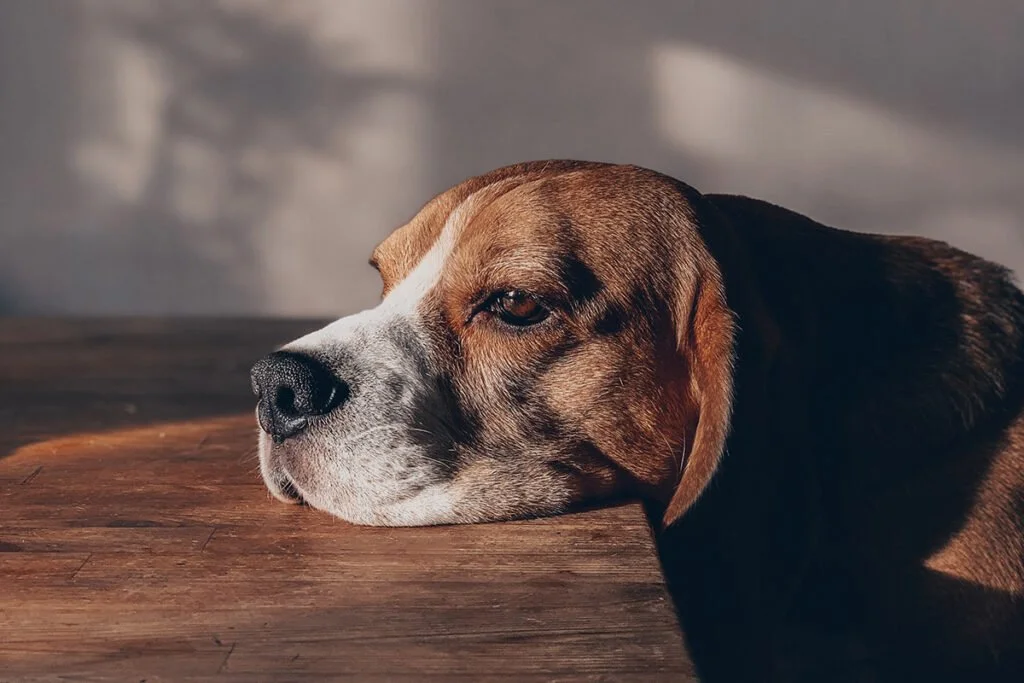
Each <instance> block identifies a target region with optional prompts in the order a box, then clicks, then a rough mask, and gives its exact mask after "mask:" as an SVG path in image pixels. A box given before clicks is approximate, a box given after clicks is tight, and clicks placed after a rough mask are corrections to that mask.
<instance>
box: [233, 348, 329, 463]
mask: <svg viewBox="0 0 1024 683" xmlns="http://www.w3.org/2000/svg"><path fill="white" fill-rule="evenodd" d="M250 378H251V379H252V390H253V392H254V393H255V394H256V396H257V397H259V405H258V406H257V416H258V418H259V421H260V427H262V428H263V431H265V432H266V433H267V434H270V435H271V436H272V437H274V440H275V441H277V442H278V443H280V442H282V441H284V440H285V439H287V438H288V437H290V436H295V435H296V434H298V433H299V432H301V431H302V430H303V429H305V428H306V425H307V424H309V418H310V417H313V416H314V415H326V414H327V413H329V412H331V411H332V410H334V409H335V408H337V407H338V406H339V405H341V404H342V403H344V402H345V399H346V398H348V385H347V384H345V383H344V382H342V381H341V380H340V379H338V378H337V377H335V376H334V374H332V373H331V371H330V370H328V369H327V368H326V367H325V366H324V365H323V363H320V362H319V361H317V360H315V359H313V358H310V357H309V356H305V355H303V354H300V353H293V352H290V351H278V352H276V353H272V354H270V355H269V356H266V357H264V358H261V359H260V360H258V361H257V362H256V365H254V366H253V368H252V372H251V373H250Z"/></svg>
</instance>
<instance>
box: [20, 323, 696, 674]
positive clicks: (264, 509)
mask: <svg viewBox="0 0 1024 683" xmlns="http://www.w3.org/2000/svg"><path fill="white" fill-rule="evenodd" d="M317 324H318V323H317V322H316V321H311V322H304V321H264V322H260V321H244V320H227V321H224V320H183V321H168V320H122V321H69V320H8V321H0V421H2V422H0V423H2V424H3V425H4V430H2V433H0V586H2V587H3V588H2V591H0V680H3V681H8V680H10V681H15V680H17V681H20V680H40V681H41V680H63V679H66V678H73V679H75V680H135V681H139V680H143V679H144V680H146V681H159V680H174V681H178V680H184V679H188V680H211V681H234V680H237V681H251V680H260V681H285V680H287V681H293V680H323V679H332V678H346V677H352V678H355V679H358V680H369V681H376V680H381V681H383V680H388V681H420V680H453V681H483V680H502V681H510V680H525V681H547V680H559V681H591V680H593V681H597V680H615V681H657V680H682V681H686V680H692V670H691V667H690V664H689V662H688V659H687V657H686V654H685V650H684V647H683V644H682V638H681V636H680V633H679V630H678V625H677V623H676V620H675V617H674V613H673V610H672V605H671V603H670V600H669V597H668V594H667V592H666V589H665V586H664V583H663V579H662V576H661V573H660V568H659V566H658V561H657V557H656V553H655V549H654V545H653V542H652V539H651V534H650V530H649V527H648V524H647V520H646V519H645V517H644V515H643V511H642V509H641V507H640V506H639V505H636V504H625V505H619V506H617V507H609V508H605V509H600V510H591V511H586V512H579V513H575V514H571V515H565V516H561V517H555V518H549V519H539V520H529V521H521V522H511V523H505V524H489V525H476V526H452V527H434V528H421V529H378V528H368V527H355V526H351V525H348V524H345V523H343V522H340V521H338V520H336V519H334V518H331V517H328V516H327V515H324V514H322V513H319V512H316V511H314V510H311V509H309V508H304V507H296V506H288V505H283V504H281V503H278V502H276V501H273V500H272V499H271V498H270V497H269V495H268V494H267V492H266V491H265V489H264V488H263V486H262V485H261V483H260V481H259V475H258V470H257V462H256V456H255V449H254V444H255V439H254V436H255V424H254V420H253V418H252V399H251V397H250V396H249V394H248V381H247V372H248V367H249V365H250V364H251V362H252V361H253V360H255V358H257V357H258V356H259V355H261V354H263V353H265V352H267V351H268V350H270V349H272V348H273V347H274V346H276V345H277V344H279V343H281V342H283V341H286V340H287V339H289V338H293V337H295V336H297V335H299V334H301V333H303V332H305V331H308V330H309V329H312V328H314V327H316V325H317Z"/></svg>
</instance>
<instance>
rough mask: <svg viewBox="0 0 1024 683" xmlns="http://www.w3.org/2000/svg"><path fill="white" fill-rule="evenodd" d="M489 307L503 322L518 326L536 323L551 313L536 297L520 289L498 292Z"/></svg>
mask: <svg viewBox="0 0 1024 683" xmlns="http://www.w3.org/2000/svg"><path fill="white" fill-rule="evenodd" d="M488 308H489V309H490V311H491V313H493V314H494V315H496V316H498V318H499V319H500V320H501V321H502V322H503V323H506V324H508V325H514V326H516V327H526V326H528V325H536V324H537V323H539V322H541V321H543V320H544V319H545V318H547V317H548V313H549V311H548V309H547V308H545V307H544V305H543V304H541V303H540V302H539V301H537V299H536V298H535V297H533V296H532V295H530V294H527V293H526V292H523V291H520V290H518V289H512V290H509V291H507V292H502V293H501V294H498V295H497V296H495V297H494V298H493V299H492V300H491V304H490V306H489V307H488Z"/></svg>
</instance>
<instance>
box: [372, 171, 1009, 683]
mask: <svg viewBox="0 0 1024 683" xmlns="http://www.w3.org/2000/svg"><path fill="white" fill-rule="evenodd" d="M482 188H488V190H487V194H486V195H485V196H482V198H481V195H477V198H478V199H479V201H476V203H475V204H474V206H473V207H472V208H473V211H472V215H471V216H469V217H468V220H467V221H466V224H465V227H464V229H463V230H462V232H461V234H460V235H459V237H458V241H457V244H456V246H455V248H454V250H453V252H452V254H451V257H450V259H449V262H448V263H447V264H446V267H445V271H444V273H443V277H442V280H441V282H440V283H439V285H438V287H437V288H436V289H435V290H434V291H433V292H432V293H431V296H429V297H428V298H427V299H425V301H424V304H423V305H424V306H425V307H427V310H425V311H424V316H425V318H426V319H429V320H432V321H434V322H433V325H434V328H433V332H432V334H433V335H434V337H435V342H436V346H437V347H438V348H441V349H443V350H444V351H443V353H442V354H441V356H442V358H443V365H444V367H443V372H442V375H443V376H444V377H445V378H446V381H447V382H449V383H450V387H451V389H450V391H451V396H452V399H451V400H452V401H453V402H454V403H457V404H458V408H459V413H460V415H463V416H464V418H465V421H464V422H462V423H460V427H459V428H460V429H463V430H464V432H465V434H464V437H465V439H464V442H460V444H459V448H460V450H459V451H458V452H459V453H460V454H461V455H460V457H461V458H462V461H461V465H460V467H461V470H460V471H461V474H460V478H459V479H458V480H457V481H458V482H459V485H460V486H462V487H463V489H464V490H473V491H479V494H478V495H476V496H475V497H474V501H475V502H474V506H475V507H474V508H473V509H472V510H471V511H468V512H467V514H466V519H467V520H468V521H473V520H475V519H486V518H495V517H509V516H517V515H524V514H536V513H547V512H554V511H557V510H558V509H561V508H562V507H564V506H556V507H552V506H551V505H550V503H549V502H543V501H550V500H551V498H552V495H551V494H553V492H555V491H558V492H559V495H562V494H564V495H565V496H567V498H568V502H579V501H583V500H586V499H590V498H594V497H599V496H609V495H617V494H633V493H639V494H640V495H643V496H645V497H646V498H647V499H649V500H650V501H651V502H652V505H653V506H654V507H655V508H656V509H657V510H658V514H659V515H660V516H661V518H663V520H664V524H665V526H666V528H665V529H664V530H663V531H662V532H661V534H660V537H659V540H660V547H661V550H662V553H663V559H664V562H665V565H666V571H667V572H668V576H669V579H670V582H671V585H672V588H673V591H674V595H675V597H676V600H677V605H678V608H679V610H680V615H681V618H682V621H683V624H684V627H685V629H686V633H687V638H688V641H689V643H690V646H691V649H692V650H693V653H694V656H695V659H696V663H697V665H698V667H699V669H700V670H701V672H702V675H703V676H704V677H705V678H706V679H707V680H709V681H736V680H750V681H774V680H778V681H795V680H800V681H804V680H806V681H833V680H836V681H839V680H842V681H845V680H850V681H861V680H863V681H875V680H886V681H889V680H892V681H902V680H964V681H975V680H978V681H981V680H1024V608H1022V601H1024V521H1022V516H1024V409H1022V399H1024V295H1022V294H1021V292H1020V291H1019V290H1018V289H1017V288H1016V287H1015V286H1013V285H1012V284H1011V283H1010V281H1009V278H1008V276H1007V274H1006V273H1005V272H1004V271H1003V270H1002V269H1000V268H999V267H997V266H994V265H992V264H990V263H987V262H985V261H983V260H981V259H978V258H975V257H973V256H970V255H968V254H965V253H963V252H960V251H957V250H956V249H953V248H951V247H949V246H947V245H945V244H941V243H938V242H934V241H930V240H924V239H916V238H896V237H882V236H868V235H856V234H853V233H847V232H843V231H839V230H834V229H831V228H827V227H824V226H822V225H819V224H817V223H815V222H813V221H811V220H809V219H807V218H805V217H803V216H800V215H798V214H795V213H792V212H789V211H786V210H784V209H781V208H778V207H774V206H771V205H769V204H766V203H763V202H759V201H756V200H751V199H745V198H738V197H728V196H714V195H712V196H702V195H700V194H699V193H697V192H696V191H695V190H693V189H692V188H689V187H688V186H685V185H683V184H682V183H680V182H678V181H675V180H673V179H671V178H668V177H665V176H662V175H659V174H656V173H653V172H650V171H646V170H643V169H638V168H635V167H623V166H611V165H604V164H591V163H582V162H568V161H553V162H536V163H531V164H520V165H518V166H514V167H508V168H504V169H499V170H497V171H494V172H492V173H490V174H487V175H484V176H481V177H479V178H475V179H473V180H470V181H467V182H466V183H463V184H462V185H459V186H457V187H456V188H453V189H452V190H450V191H449V192H447V193H445V194H443V195H441V196H439V197H438V198H436V199H434V200H433V201H432V202H431V203H429V204H428V205H427V206H426V207H425V208H424V210H423V211H422V212H421V213H420V214H419V215H418V216H417V217H416V218H415V219H414V220H413V221H412V222H410V224H409V225H407V226H405V227H403V228H402V229H400V230H398V231H397V232H396V233H395V234H394V235H392V236H391V237H390V238H389V239H388V240H387V241H385V242H384V243H383V244H382V245H381V246H380V247H378V249H377V250H376V251H375V254H374V258H373V260H374V262H375V263H376V264H377V266H378V268H379V270H380V271H381V274H382V277H383V279H384V287H385V291H387V290H388V289H390V288H391V287H392V286H393V284H394V283H396V282H398V281H400V280H401V279H402V278H403V277H404V276H405V274H406V273H408V272H409V270H410V269H411V268H413V267H414V266H415V264H416V263H417V262H418V260H419V259H420V258H421V257H422V255H423V254H424V253H425V252H426V251H427V250H428V249H429V248H430V246H431V245H432V244H433V243H434V241H435V240H436V239H437V236H438V234H439V233H440V231H441V228H442V226H443V225H444V224H445V221H446V220H447V219H448V218H449V216H450V215H451V214H452V211H454V210H455V208H456V207H458V206H459V205H460V204H461V203H462V202H463V201H464V200H465V199H466V198H467V197H469V196H470V195H472V194H473V193H474V192H478V191H480V190H481V189H482ZM506 288H518V289H525V290H528V291H530V292H534V293H536V294H538V295H541V296H543V297H544V300H545V301H547V302H550V304H551V305H552V308H553V311H554V318H553V320H552V322H551V323H550V324H545V325H538V326H537V328H536V329H532V328H531V329H529V330H526V331H519V332H510V331H509V330H507V329H503V328H501V327H500V326H497V325H495V324H494V323H493V321H489V320H488V319H487V318H486V316H480V315H478V314H477V312H476V309H475V306H477V304H478V303H479V302H480V301H481V300H482V299H483V298H485V297H486V296H488V295H489V294H491V293H493V292H495V291H500V290H502V289H506ZM500 452H506V453H508V452H512V453H517V452H519V453H520V455H518V456H516V457H512V456H506V457H503V458H494V457H483V456H482V455H481V454H485V453H486V454H493V453H500ZM474 454H475V455H474ZM524 472H530V473H534V474H531V476H530V477H526V476H524V475H523V473H524ZM508 477H512V478H516V480H517V482H519V483H517V485H516V487H515V488H514V489H513V488H511V487H510V488H508V489H507V490H503V489H501V487H500V483H498V484H496V482H501V481H502V480H503V479H504V478H508ZM496 486H497V488H495V487H496ZM927 676H930V677H931V678H926V677H927Z"/></svg>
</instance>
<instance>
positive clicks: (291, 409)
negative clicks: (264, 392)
mask: <svg viewBox="0 0 1024 683" xmlns="http://www.w3.org/2000/svg"><path fill="white" fill-rule="evenodd" d="M274 408H276V409H277V411H278V412H279V413H281V414H282V415H284V416H286V417H298V416H299V411H298V410H296V409H295V390H294V389H292V388H291V387H289V386H280V387H278V388H277V393H276V394H275V395H274Z"/></svg>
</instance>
